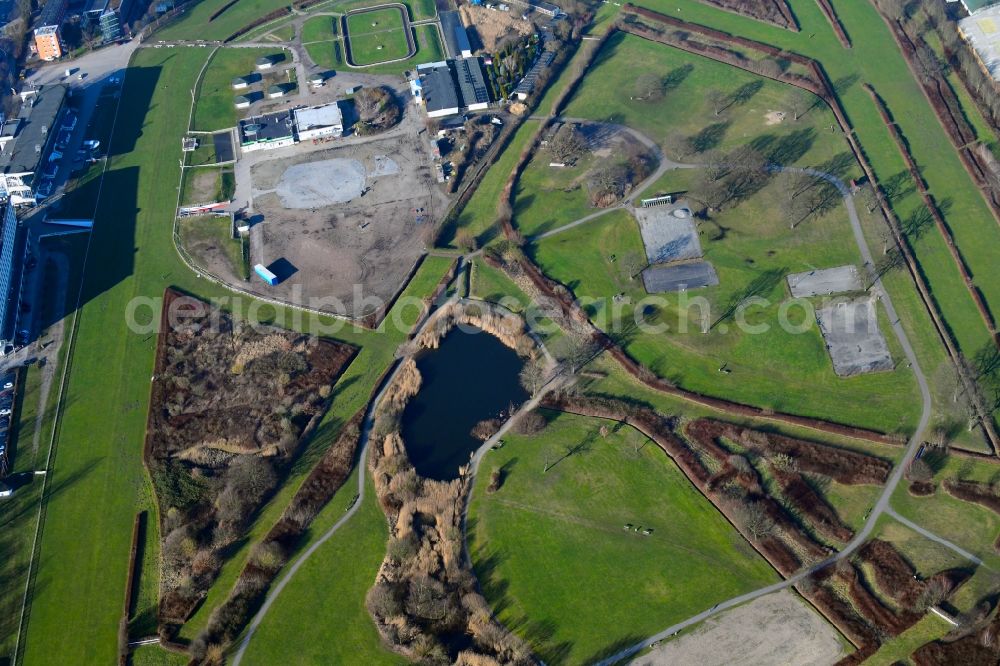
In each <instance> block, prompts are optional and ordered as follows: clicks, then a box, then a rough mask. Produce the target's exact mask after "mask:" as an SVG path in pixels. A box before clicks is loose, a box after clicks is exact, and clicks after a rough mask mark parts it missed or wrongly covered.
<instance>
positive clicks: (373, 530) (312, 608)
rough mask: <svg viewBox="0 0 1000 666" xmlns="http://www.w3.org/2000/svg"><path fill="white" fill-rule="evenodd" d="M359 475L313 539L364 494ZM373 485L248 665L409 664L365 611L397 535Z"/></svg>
mask: <svg viewBox="0 0 1000 666" xmlns="http://www.w3.org/2000/svg"><path fill="white" fill-rule="evenodd" d="M359 464H361V465H364V464H365V463H364V462H363V461H359ZM366 473H367V472H366ZM357 474H358V471H357V468H355V471H354V473H353V474H351V476H350V478H349V479H348V480H347V481H346V482H345V483H344V485H343V487H342V488H341V489H340V490H339V491H338V492H337V494H336V495H335V496H334V498H333V499H332V500H331V501H330V503H329V504H327V506H326V508H324V509H323V511H322V512H321V513H320V514H319V516H317V517H316V519H315V520H314V521H313V524H312V526H311V527H310V530H309V534H310V542H311V541H312V540H314V539H316V538H318V537H320V536H322V535H323V534H324V533H325V532H326V530H328V529H329V528H330V527H331V526H332V525H333V524H334V523H335V522H336V521H337V520H339V519H340V518H341V517H342V516H343V515H344V511H345V509H346V508H347V507H348V506H349V505H350V502H351V498H353V497H354V495H355V494H356V493H357V489H358V477H357ZM366 483H367V486H366V490H365V499H364V502H362V504H361V507H360V508H359V510H358V512H357V513H356V514H355V515H354V517H353V518H351V520H350V521H348V522H347V523H346V524H345V525H344V526H343V527H341V528H340V530H339V531H338V532H337V533H336V534H334V536H332V537H331V538H330V539H329V540H328V541H327V542H326V543H324V544H323V546H322V547H320V548H319V549H318V550H317V551H316V552H315V553H313V555H312V557H310V558H309V560H307V561H306V563H305V564H304V565H303V566H302V568H301V569H299V571H298V573H296V575H295V577H294V578H292V580H291V581H290V582H289V583H288V585H286V586H285V589H284V590H282V592H281V596H279V597H278V599H277V601H276V602H275V603H274V605H273V606H271V610H270V612H268V614H267V615H266V616H265V617H264V621H263V622H262V623H261V624H260V626H259V627H258V629H257V632H256V633H255V634H254V636H253V638H252V639H251V640H250V644H249V647H248V648H247V651H246V653H245V654H244V658H243V663H244V664H247V666H255V665H257V664H260V665H261V666H269V665H270V664H276V663H282V664H302V665H303V666H306V665H309V664H320V663H325V664H334V663H340V664H347V663H355V664H372V665H373V666H374V665H376V664H386V665H391V664H404V663H406V660H405V659H403V658H402V657H399V656H398V655H396V654H394V653H392V652H389V651H388V650H386V649H385V648H383V647H382V645H381V641H380V639H379V635H378V631H377V630H376V629H375V623H374V622H373V621H372V619H371V616H370V615H369V614H368V611H367V609H366V608H365V595H366V594H367V593H368V588H370V587H371V586H372V584H373V583H374V582H375V575H376V574H377V573H378V568H379V565H381V563H382V558H383V557H384V556H385V543H386V539H388V536H389V531H388V528H387V527H386V522H385V516H383V515H382V510H381V508H380V507H379V505H378V499H377V498H376V496H375V489H374V487H373V486H372V484H371V480H370V479H368V480H367V481H366ZM334 636H335V639H334V640H331V638H332V637H334ZM292 637H294V639H293V638H292ZM289 640H294V641H295V645H296V649H295V650H289V649H288V645H289Z"/></svg>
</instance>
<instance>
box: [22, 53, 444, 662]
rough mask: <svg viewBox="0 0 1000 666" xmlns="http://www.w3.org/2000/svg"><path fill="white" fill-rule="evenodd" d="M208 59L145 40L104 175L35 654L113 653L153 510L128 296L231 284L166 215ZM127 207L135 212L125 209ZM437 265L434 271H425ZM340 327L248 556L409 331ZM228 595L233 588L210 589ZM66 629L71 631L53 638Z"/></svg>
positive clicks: (142, 341) (424, 285)
mask: <svg viewBox="0 0 1000 666" xmlns="http://www.w3.org/2000/svg"><path fill="white" fill-rule="evenodd" d="M206 57H207V52H206V51H205V50H202V49H175V50H154V49H143V50H140V51H138V52H137V53H136V54H135V56H134V59H133V62H132V66H131V67H130V68H129V70H128V72H127V75H126V80H125V88H124V93H123V97H122V108H121V113H120V114H119V122H118V125H117V127H116V128H115V134H114V139H113V141H112V144H111V154H112V155H113V158H112V162H111V165H110V168H109V171H108V174H107V176H106V181H105V192H108V193H110V194H109V195H108V196H105V197H102V198H101V200H100V202H99V204H98V211H97V216H96V224H95V229H94V232H93V244H92V249H91V255H90V257H89V260H88V264H87V265H88V270H87V272H86V275H85V278H84V287H83V306H82V308H81V310H80V317H79V321H80V323H79V326H78V328H77V331H76V337H75V341H74V342H75V347H74V353H73V355H72V357H71V364H72V365H71V369H70V373H69V379H68V384H67V396H66V398H67V399H66V401H64V403H63V406H62V410H61V412H60V414H59V416H60V423H59V432H58V439H57V448H56V453H55V457H54V465H53V469H52V471H51V472H50V475H51V476H50V483H51V484H52V488H53V489H54V490H53V492H52V493H50V495H49V497H48V498H47V514H46V516H47V517H46V522H45V526H44V530H43V532H42V539H41V545H40V560H39V561H40V563H41V566H40V568H39V569H38V573H37V581H36V586H35V588H34V598H33V603H32V605H31V613H30V617H29V621H28V625H27V634H26V642H25V653H24V663H26V664H50V663H109V662H112V661H113V660H114V659H115V651H116V642H117V641H116V634H117V626H118V619H119V615H120V612H121V599H122V595H123V590H124V585H125V572H126V569H127V566H128V552H129V541H130V534H131V524H132V518H133V515H134V513H135V512H136V511H137V510H141V509H147V510H152V509H153V508H154V507H152V506H151V504H150V502H149V500H148V498H149V486H148V480H147V477H146V475H145V473H144V471H143V469H142V466H141V460H140V458H141V449H142V442H143V433H144V431H145V425H146V411H147V407H148V394H149V377H150V374H151V371H152V367H153V354H154V348H155V342H156V340H155V336H150V335H138V334H133V333H131V332H130V330H129V328H128V327H127V326H126V320H125V312H126V308H127V306H128V303H129V302H130V301H131V300H132V299H134V298H143V299H150V298H151V299H156V298H158V297H159V296H161V295H162V293H163V290H164V288H165V287H167V286H168V285H171V286H175V287H177V288H180V289H182V290H186V291H188V292H190V293H193V294H195V295H198V296H200V297H204V298H209V297H223V296H227V295H228V292H226V291H225V290H223V289H222V288H221V287H217V286H213V285H212V284H210V283H207V282H205V281H203V280H199V279H198V278H197V277H196V276H195V275H194V273H192V272H191V271H190V270H188V269H187V268H185V267H184V266H183V264H182V263H181V262H180V259H179V257H178V256H177V254H176V252H175V251H174V249H173V246H172V242H171V225H170V224H169V223H167V224H164V220H170V219H171V217H172V215H173V213H172V211H173V209H174V206H175V204H176V198H177V190H176V187H177V184H178V182H179V178H180V172H179V167H178V158H179V157H180V145H179V142H178V140H177V137H178V136H180V135H181V134H182V133H183V132H184V131H185V125H186V123H187V113H186V109H187V106H188V104H189V103H190V99H189V96H188V95H187V94H186V91H188V90H190V89H191V88H192V87H193V86H194V83H195V81H194V80H195V77H196V76H197V73H198V71H199V70H200V68H201V66H202V64H203V63H204V61H205V58H206ZM179 91H180V92H182V93H185V94H178V92H179ZM166 153H170V155H166ZM125 210H127V211H135V213H133V214H131V215H127V214H124V213H123V211H125ZM136 248H138V250H136ZM442 262H443V263H437V262H435V261H432V260H428V261H427V262H425V264H424V267H423V268H422V272H421V274H418V279H417V280H415V281H414V284H413V285H412V288H413V289H417V290H419V289H427V290H428V291H429V289H430V287H429V286H428V285H433V284H435V283H436V282H437V280H438V279H439V278H440V276H441V273H443V271H444V264H446V263H447V260H442ZM438 269H440V270H439V272H438V273H437V275H429V276H428V273H433V271H435V270H438ZM424 271H426V272H427V273H424ZM418 293H421V292H418ZM260 314H261V317H262V319H263V320H264V321H269V320H275V321H278V322H280V321H291V319H290V318H288V317H286V314H287V313H286V312H285V311H284V310H276V309H275V308H273V307H271V306H264V308H263V309H262V310H261V313H260ZM325 324H326V325H327V326H329V325H330V324H331V322H330V321H326V322H325ZM337 337H338V338H339V339H343V340H344V341H347V342H350V343H352V344H355V345H358V346H360V347H361V351H360V352H359V355H358V357H357V358H356V359H355V361H354V362H353V363H352V364H351V366H350V367H349V368H348V369H347V370H346V371H345V373H344V374H343V375H342V377H341V379H340V381H339V382H338V384H337V385H336V386H335V388H334V392H333V396H334V398H333V407H332V408H331V410H330V412H328V414H327V415H326V417H325V418H324V422H323V426H322V427H321V428H320V429H319V431H318V432H317V434H316V435H315V436H314V437H313V438H312V439H311V440H310V441H309V442H308V443H307V444H306V445H305V446H304V447H303V448H302V450H301V452H300V454H299V456H298V458H297V459H296V460H295V462H294V463H293V465H292V466H291V469H290V470H289V472H288V479H287V481H286V483H285V484H284V485H283V486H282V488H281V489H280V490H279V492H278V493H277V494H276V495H275V497H274V498H273V499H272V500H271V501H270V503H269V504H268V505H267V506H265V507H264V508H263V509H262V510H261V512H260V513H259V514H258V516H257V517H256V520H255V521H254V524H253V527H252V529H251V533H250V541H249V542H248V544H247V546H246V547H245V548H244V549H243V550H242V551H240V552H239V553H238V554H237V555H242V557H245V554H246V551H247V550H249V543H252V540H253V539H254V538H259V537H260V536H261V535H262V534H263V533H265V532H266V531H267V530H268V529H269V528H270V526H271V525H272V524H273V522H274V520H275V519H276V518H277V516H278V515H280V513H281V511H282V509H283V508H284V506H285V504H286V503H287V501H288V500H289V498H290V497H291V495H292V494H293V493H294V491H295V489H296V488H297V487H298V484H299V483H300V482H301V480H302V479H303V478H304V476H305V474H306V473H307V472H308V470H309V469H310V468H311V466H312V464H313V463H314V462H315V461H316V460H317V459H318V457H319V456H320V455H321V454H322V452H323V450H324V449H325V447H326V446H327V445H328V444H329V443H330V442H331V441H332V440H333V438H334V437H335V436H336V432H337V430H338V428H339V426H340V424H342V423H343V422H344V421H345V420H346V419H347V418H349V417H350V416H351V415H352V414H353V413H354V412H356V411H357V409H358V408H359V407H360V406H361V405H363V404H364V403H365V402H366V401H367V399H368V396H369V394H370V392H371V390H372V388H373V387H374V385H375V382H376V380H377V378H378V377H379V375H380V374H381V373H382V371H383V370H384V368H385V367H387V366H388V364H389V362H390V361H391V359H392V356H393V351H394V349H395V348H396V346H397V345H398V344H399V342H400V341H401V340H402V339H403V337H404V333H403V332H400V331H396V330H394V329H391V328H386V329H385V330H383V331H382V332H378V333H376V332H366V331H361V330H355V329H353V328H352V327H349V326H348V327H344V328H343V329H342V330H341V331H340V332H339V333H338V334H337ZM97 350H100V352H99V353H98V351H97ZM56 489H57V491H56ZM153 515H155V513H154V514H153ZM153 525H154V527H155V520H154V521H153ZM156 567H157V563H156V557H155V553H154V554H153V557H147V558H146V559H145V560H144V567H143V570H142V571H141V576H140V586H142V587H144V588H145V589H150V586H153V587H155V584H156V583H155V581H156V576H157V572H156ZM231 569H232V568H229V569H226V568H224V570H223V574H224V575H225V574H226V573H227V572H230V577H229V578H228V581H229V583H230V584H231V583H232V581H233V580H235V572H232V571H231ZM237 571H238V568H237ZM219 580H220V582H223V583H224V581H225V580H226V579H225V578H223V577H220V579H219ZM214 589H215V588H213V591H214ZM226 594H228V588H224V590H223V591H222V592H221V593H218V594H216V595H215V596H213V597H210V600H216V601H219V600H221V599H222V598H224V596H225V595H226ZM143 610H144V609H140V612H142V611H143ZM207 614H208V612H205V617H207ZM67 632H71V633H72V635H73V636H75V639H74V640H72V641H64V640H60V641H52V640H51V639H52V637H53V636H64V635H67Z"/></svg>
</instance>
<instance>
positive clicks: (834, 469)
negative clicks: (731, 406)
mask: <svg viewBox="0 0 1000 666" xmlns="http://www.w3.org/2000/svg"><path fill="white" fill-rule="evenodd" d="M686 433H687V435H688V436H689V437H691V438H692V439H695V440H697V441H698V442H699V444H702V445H705V446H707V445H708V444H706V442H714V441H715V440H716V439H718V438H720V437H724V438H726V439H729V440H731V441H733V442H735V443H737V444H739V445H740V446H743V447H746V448H748V449H750V450H752V451H754V452H755V453H757V454H758V455H761V456H763V457H764V458H767V459H769V460H774V458H775V457H776V456H778V455H782V456H787V457H788V458H790V459H791V460H792V461H793V462H794V464H795V467H796V469H798V470H799V471H803V472H811V473H814V474H822V475H824V476H828V477H830V478H831V479H833V480H834V481H837V482H838V483H843V484H847V485H857V484H871V485H881V484H883V483H885V482H886V480H887V479H888V478H889V471H890V470H891V469H892V464H891V463H890V462H889V461H887V460H883V459H882V458H877V457H875V456H872V455H868V454H867V453H860V452H857V451H850V450H848V449H842V448H837V447H833V446H828V445H826V444H820V443H818V442H810V441H808V440H804V439H798V438H795V437H788V436H787V435H779V434H776V433H765V432H762V431H760V430H754V429H752V428H744V427H742V426H738V425H736V424H733V423H725V422H723V421H716V420H714V419H697V420H695V421H692V422H691V423H689V424H688V426H687V428H686Z"/></svg>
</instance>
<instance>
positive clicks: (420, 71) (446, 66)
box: [410, 58, 490, 118]
mask: <svg viewBox="0 0 1000 666" xmlns="http://www.w3.org/2000/svg"><path fill="white" fill-rule="evenodd" d="M410 91H411V92H412V94H413V96H414V97H416V98H417V99H418V100H419V101H420V103H421V104H423V106H424V110H425V111H426V113H427V117H429V118H442V117H444V116H453V115H455V114H458V113H461V112H463V111H480V110H483V109H486V108H488V107H489V105H490V95H489V89H488V88H487V86H486V77H485V76H484V75H483V65H482V61H481V60H480V59H479V58H458V59H456V60H449V61H440V62H431V63H427V64H424V65H417V78H416V79H413V80H411V81H410Z"/></svg>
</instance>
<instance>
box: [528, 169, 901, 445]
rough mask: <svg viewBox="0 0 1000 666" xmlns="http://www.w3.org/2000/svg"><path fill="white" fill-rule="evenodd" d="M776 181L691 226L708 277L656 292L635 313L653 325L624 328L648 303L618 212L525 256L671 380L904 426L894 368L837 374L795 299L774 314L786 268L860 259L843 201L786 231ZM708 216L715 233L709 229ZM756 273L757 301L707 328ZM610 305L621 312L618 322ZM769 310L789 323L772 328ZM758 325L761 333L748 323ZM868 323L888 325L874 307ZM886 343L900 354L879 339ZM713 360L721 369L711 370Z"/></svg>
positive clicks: (769, 403) (634, 239)
mask: <svg viewBox="0 0 1000 666" xmlns="http://www.w3.org/2000/svg"><path fill="white" fill-rule="evenodd" d="M680 175H682V176H686V175H687V172H681V174H680ZM785 186H786V184H785V183H784V182H783V181H782V180H780V179H777V180H776V181H775V182H773V183H771V184H770V185H768V186H767V187H766V188H764V190H762V191H761V192H760V193H758V194H756V195H754V196H753V197H752V198H751V199H749V200H747V201H745V202H744V203H742V204H741V205H739V206H738V207H735V208H733V209H730V210H726V211H723V212H722V213H721V214H718V215H716V216H714V218H713V222H712V223H708V222H703V223H701V224H700V225H699V233H700V235H699V239H700V241H701V246H702V249H703V250H704V253H705V259H707V260H708V261H710V262H711V263H712V265H713V266H714V267H715V269H716V271H717V272H718V274H719V279H720V284H719V285H718V286H717V287H709V288H706V289H698V290H693V291H690V292H686V293H682V294H662V295H660V296H662V297H663V298H661V299H659V300H658V301H657V303H656V305H655V306H652V307H651V309H650V311H649V312H648V313H647V316H646V319H647V321H648V322H650V323H651V324H659V325H661V326H662V325H663V324H665V325H666V327H667V328H666V329H665V330H661V326H657V327H656V328H650V327H644V328H640V327H636V326H634V325H633V322H634V321H635V317H634V314H635V309H636V308H637V307H640V306H641V307H647V306H646V305H644V304H648V303H649V301H648V300H646V301H644V300H643V299H644V298H645V297H646V293H645V290H644V289H643V286H642V282H641V280H640V279H639V278H635V279H632V280H630V279H629V278H628V275H627V272H628V270H629V266H628V263H627V262H628V260H627V257H629V255H636V254H640V255H641V254H642V253H643V246H642V240H641V238H640V235H639V230H638V225H637V224H636V222H635V221H634V219H633V218H632V217H631V215H629V214H628V213H626V212H624V211H617V212H612V213H609V214H607V215H605V216H603V217H601V218H598V219H597V220H593V221H591V222H588V223H586V224H583V225H581V226H578V227H575V228H572V229H570V230H568V231H566V232H563V233H560V234H558V235H555V236H550V237H548V238H545V239H544V240H541V241H539V242H537V243H536V244H533V245H531V246H529V248H528V252H529V253H530V254H531V255H532V256H533V257H534V259H535V261H536V262H537V263H538V265H539V266H540V267H541V268H542V270H543V271H544V272H545V273H546V274H547V275H549V276H550V277H552V278H554V279H556V280H558V281H559V282H561V283H562V284H565V285H569V286H571V288H572V289H573V293H574V295H575V296H576V297H577V298H579V299H582V300H584V301H585V302H592V303H593V305H590V306H589V307H587V310H588V312H589V314H590V315H591V317H592V319H593V320H594V321H595V322H597V323H598V325H600V326H601V327H602V328H604V329H605V330H607V331H609V332H610V333H612V334H614V335H616V336H617V337H618V339H619V340H620V342H621V344H622V345H623V346H624V347H625V349H626V351H628V353H629V354H630V355H631V356H632V357H633V358H635V359H636V360H638V361H639V362H640V363H642V364H643V365H645V366H646V367H648V368H649V369H650V370H652V371H654V372H655V373H656V374H657V375H659V376H660V377H665V378H668V379H669V380H670V381H671V382H673V383H675V384H677V385H678V386H681V387H683V388H686V389H688V390H692V391H696V392H699V393H704V394H707V395H714V396H719V397H724V398H728V399H731V400H736V401H738V402H744V403H747V404H752V405H758V406H761V407H766V408H770V409H774V410H776V411H784V412H790V413H795V414H803V415H809V416H816V417H819V418H827V419H831V420H835V421H839V422H843V423H851V424H855V425H862V426H866V427H869V428H873V429H878V430H882V431H885V432H908V431H909V430H910V429H911V428H912V427H913V424H914V423H916V419H917V416H918V413H919V410H918V400H917V399H916V390H917V389H916V383H915V381H914V379H913V375H912V373H911V372H910V371H909V369H908V368H906V367H905V364H902V365H901V367H899V368H897V369H896V370H894V371H892V372H883V373H877V374H870V375H862V376H858V377H851V378H849V379H841V378H839V377H837V376H836V375H835V374H834V372H833V368H832V366H831V361H830V357H829V354H828V353H827V351H826V347H825V343H824V341H823V338H822V336H821V335H820V333H819V330H818V329H817V327H816V326H815V323H814V317H813V315H812V313H811V312H808V311H805V310H803V309H801V308H799V307H798V306H796V307H794V308H790V309H787V310H783V307H787V306H786V305H785V303H786V301H787V300H788V294H787V291H786V287H785V282H784V277H785V275H787V274H788V273H794V272H797V271H800V270H811V269H812V268H816V267H831V266H841V265H845V264H855V265H858V264H860V254H859V253H858V251H857V248H856V246H854V244H853V243H852V240H851V237H850V227H849V226H848V221H847V215H846V211H845V210H844V207H843V205H842V204H839V205H838V206H837V208H836V209H835V210H834V211H832V212H830V213H828V214H827V215H825V216H823V217H819V218H816V219H811V220H809V221H807V222H805V223H803V224H802V225H800V226H799V227H797V228H796V229H795V230H794V231H790V230H789V228H788V223H787V221H786V220H785V219H784V217H783V216H782V214H781V212H780V209H779V208H780V207H779V206H778V204H777V200H778V197H779V191H780V188H782V187H785ZM713 224H717V225H718V228H722V229H725V230H726V232H725V234H724V235H722V236H721V237H718V235H717V228H716V227H714V226H712V225H713ZM761 275H770V276H772V277H773V279H772V281H771V282H770V283H769V284H768V285H766V286H765V287H762V289H761V291H760V293H757V296H759V297H761V298H763V299H765V300H766V303H764V302H763V301H762V302H761V303H760V304H759V305H754V306H753V307H748V308H746V310H745V313H746V319H745V324H746V325H736V324H737V322H736V321H734V320H730V319H726V320H725V321H723V322H722V323H721V324H719V325H716V326H712V324H713V323H715V322H716V321H718V318H719V317H721V314H722V313H724V312H725V311H726V309H727V307H728V306H729V304H731V303H732V302H734V301H738V300H739V299H740V298H741V294H745V293H747V290H749V289H751V288H752V286H753V285H754V284H757V283H758V282H759V280H760V277H761ZM622 293H623V294H626V295H627V296H628V301H626V302H624V303H615V302H614V300H613V297H614V295H616V294H622ZM702 299H704V300H702ZM702 303H707V305H708V307H707V308H706V307H702V305H701V304H702ZM633 304H637V305H633ZM616 309H618V310H620V311H621V312H622V315H621V316H620V317H619V318H616V317H615V316H614V310H616ZM781 312H785V313H786V315H787V321H788V322H789V323H794V327H785V326H782V325H781V323H780V322H781V315H780V314H779V313H781ZM640 316H641V315H640ZM759 325H760V326H763V327H766V330H764V329H761V330H757V327H758V326H759ZM880 328H881V330H882V331H883V332H885V333H888V322H887V321H886V319H885V317H884V315H883V316H882V317H881V319H880ZM705 329H708V331H707V332H706V330H705ZM887 341H888V342H889V343H890V350H891V351H893V352H894V354H895V357H896V358H901V352H900V351H899V350H898V349H897V348H896V343H895V340H894V339H892V337H891V335H890V336H889V337H888V338H887ZM723 366H725V369H726V370H728V372H720V367H723ZM861 396H864V397H863V398H861Z"/></svg>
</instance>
